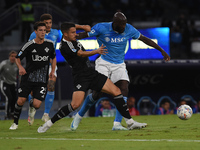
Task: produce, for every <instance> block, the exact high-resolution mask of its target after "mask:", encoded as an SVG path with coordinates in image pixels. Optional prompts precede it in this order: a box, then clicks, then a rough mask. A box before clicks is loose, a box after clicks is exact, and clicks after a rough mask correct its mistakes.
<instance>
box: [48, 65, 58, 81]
mask: <svg viewBox="0 0 200 150" xmlns="http://www.w3.org/2000/svg"><path fill="white" fill-rule="evenodd" d="M57 70H58V67H57V66H56V69H55V72H54V75H55V76H56V78H57V72H56V71H57ZM50 72H51V65H49V74H50Z"/></svg>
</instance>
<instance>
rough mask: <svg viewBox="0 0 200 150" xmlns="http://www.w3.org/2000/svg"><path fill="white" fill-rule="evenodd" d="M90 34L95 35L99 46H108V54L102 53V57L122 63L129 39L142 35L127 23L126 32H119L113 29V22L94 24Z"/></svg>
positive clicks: (90, 35) (112, 61)
mask: <svg viewBox="0 0 200 150" xmlns="http://www.w3.org/2000/svg"><path fill="white" fill-rule="evenodd" d="M88 36H89V37H93V36H95V37H96V38H97V42H98V44H99V46H101V45H102V44H103V45H104V46H106V49H107V50H108V53H107V54H106V55H101V58H102V59H104V60H106V61H108V62H111V63H115V64H120V63H123V62H124V55H125V50H126V45H127V44H128V42H129V41H128V40H129V39H130V38H133V39H138V38H139V37H140V32H139V31H138V30H137V29H135V28H134V27H133V26H132V25H130V24H128V23H127V24H126V27H125V30H124V32H123V33H121V34H119V33H117V32H116V31H114V30H113V28H112V22H105V23H98V24H96V25H95V26H93V27H92V29H91V31H90V32H89V33H88Z"/></svg>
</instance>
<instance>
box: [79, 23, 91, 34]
mask: <svg viewBox="0 0 200 150" xmlns="http://www.w3.org/2000/svg"><path fill="white" fill-rule="evenodd" d="M75 27H76V29H82V30H84V31H85V32H90V31H91V27H90V26H89V25H79V24H75Z"/></svg>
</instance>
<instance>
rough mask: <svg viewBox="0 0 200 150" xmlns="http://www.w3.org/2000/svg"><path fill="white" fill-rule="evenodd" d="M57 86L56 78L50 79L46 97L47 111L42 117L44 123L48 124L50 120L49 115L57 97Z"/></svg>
mask: <svg viewBox="0 0 200 150" xmlns="http://www.w3.org/2000/svg"><path fill="white" fill-rule="evenodd" d="M55 84H56V77H53V78H52V79H49V81H48V85H47V88H48V92H47V95H46V97H45V110H44V114H43V116H42V121H44V122H47V121H48V120H49V119H50V118H49V113H50V110H51V107H52V105H53V101H54V97H55Z"/></svg>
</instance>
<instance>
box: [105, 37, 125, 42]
mask: <svg viewBox="0 0 200 150" xmlns="http://www.w3.org/2000/svg"><path fill="white" fill-rule="evenodd" d="M104 40H105V41H106V42H111V43H120V42H123V41H124V40H125V37H123V38H109V37H105V38H104Z"/></svg>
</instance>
